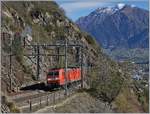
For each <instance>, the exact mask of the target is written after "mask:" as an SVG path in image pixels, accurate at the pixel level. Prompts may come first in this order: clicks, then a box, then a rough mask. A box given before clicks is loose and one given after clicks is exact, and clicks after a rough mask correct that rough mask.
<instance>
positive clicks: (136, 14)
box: [76, 4, 149, 49]
mask: <svg viewBox="0 0 150 114" xmlns="http://www.w3.org/2000/svg"><path fill="white" fill-rule="evenodd" d="M119 5H120V6H119ZM76 24H77V25H78V26H79V27H80V28H81V30H84V31H86V32H88V33H90V34H91V35H92V36H94V37H95V39H96V40H97V41H98V42H99V43H100V44H101V45H102V46H103V47H104V48H109V49H110V48H137V47H140V48H148V29H149V27H148V11H147V10H145V9H141V8H138V7H136V6H133V5H132V6H131V5H126V4H118V5H116V6H114V7H103V8H98V9H96V10H94V11H93V12H91V13H90V14H89V15H87V16H84V17H81V18H79V19H78V20H77V21H76ZM137 36H142V38H137V39H136V38H135V37H137ZM134 43H135V44H134Z"/></svg>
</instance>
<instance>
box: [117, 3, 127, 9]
mask: <svg viewBox="0 0 150 114" xmlns="http://www.w3.org/2000/svg"><path fill="white" fill-rule="evenodd" d="M117 6H118V8H119V9H122V8H123V7H124V6H125V4H123V3H119V4H117Z"/></svg>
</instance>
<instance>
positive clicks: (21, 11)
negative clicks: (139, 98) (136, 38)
mask: <svg viewBox="0 0 150 114" xmlns="http://www.w3.org/2000/svg"><path fill="white" fill-rule="evenodd" d="M24 38H26V39H31V40H28V41H27V43H28V44H37V43H40V44H44V43H46V44H54V43H57V41H59V42H60V41H61V43H62V42H63V41H64V40H65V39H67V40H68V42H69V43H82V45H83V46H84V47H85V52H84V53H85V55H84V56H85V57H86V64H88V65H89V66H90V67H89V68H88V69H89V70H88V72H87V73H86V77H85V79H86V80H87V83H89V84H90V87H91V89H90V90H88V92H89V93H90V95H92V96H94V97H95V98H96V99H100V100H103V101H104V102H108V103H111V102H112V101H113V100H114V99H115V98H116V97H117V95H118V94H119V93H120V90H121V89H122V85H123V84H124V81H125V80H124V78H125V77H126V73H124V72H123V71H122V70H121V68H120V67H119V66H118V64H117V63H115V62H114V61H112V60H111V59H109V58H108V57H107V56H106V55H105V54H103V53H102V51H101V48H100V47H99V45H98V44H97V42H96V41H95V40H93V38H92V37H91V36H90V35H88V34H87V33H84V32H81V31H80V29H79V28H78V27H77V26H76V25H75V24H74V23H73V22H72V21H71V20H69V19H68V18H67V17H66V16H65V12H64V11H63V10H62V9H61V8H59V6H58V5H57V4H56V3H55V2H51V1H50V2H48V1H46V2H40V1H36V2H33V1H32V2H27V1H22V2H20V1H15V2H13V1H12V2H10V1H5V2H4V1H3V2H2V92H4V93H7V94H8V93H9V91H10V89H9V86H10V83H9V82H8V81H7V80H10V78H9V75H8V70H7V69H9V57H8V56H7V54H10V45H11V44H10V42H13V43H12V45H11V47H12V50H13V53H15V54H16V55H15V56H13V58H12V64H13V65H12V76H11V77H12V79H13V80H12V82H13V87H12V88H13V91H15V88H16V87H21V86H22V85H24V84H26V83H31V82H34V81H35V79H36V77H35V76H36V69H35V66H36V59H35V58H34V57H33V58H32V57H26V56H23V55H24V53H29V52H30V51H29V50H27V49H25V48H23V46H22V42H23V39H24ZM43 48H44V47H43ZM41 50H44V49H41ZM43 52H44V51H43ZM47 52H49V53H55V52H54V51H53V50H46V51H45V53H47ZM61 52H63V51H61ZM68 53H69V54H68V55H69V56H68V59H69V62H68V65H72V64H76V62H75V61H74V59H75V57H74V56H73V55H74V54H75V50H73V49H70V50H68ZM41 58H42V60H41V61H40V67H41V68H42V69H40V76H41V77H42V78H44V76H46V71H47V69H48V68H53V67H62V66H63V61H64V58H61V60H60V61H57V60H56V58H55V57H51V59H50V58H48V57H41ZM64 112H65V111H64ZM120 112H121V110H120Z"/></svg>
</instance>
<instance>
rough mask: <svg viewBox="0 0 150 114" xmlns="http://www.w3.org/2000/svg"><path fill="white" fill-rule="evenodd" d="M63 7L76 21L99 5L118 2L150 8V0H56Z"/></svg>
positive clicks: (110, 4)
mask: <svg viewBox="0 0 150 114" xmlns="http://www.w3.org/2000/svg"><path fill="white" fill-rule="evenodd" d="M54 1H56V2H57V3H58V4H59V5H60V7H62V8H63V9H64V10H65V12H66V15H67V16H68V17H69V18H70V19H72V20H73V21H76V20H77V19H78V18H79V17H81V16H86V15H88V14H89V13H90V12H92V11H94V10H95V9H97V8H99V7H105V6H115V5H117V4H118V3H125V4H129V5H134V6H137V7H140V8H143V9H146V10H148V9H149V0H54Z"/></svg>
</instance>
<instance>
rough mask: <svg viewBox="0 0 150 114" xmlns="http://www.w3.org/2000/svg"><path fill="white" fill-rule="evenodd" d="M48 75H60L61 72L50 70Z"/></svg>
mask: <svg viewBox="0 0 150 114" xmlns="http://www.w3.org/2000/svg"><path fill="white" fill-rule="evenodd" d="M48 75H49V76H58V75H59V72H49V73H48Z"/></svg>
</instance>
